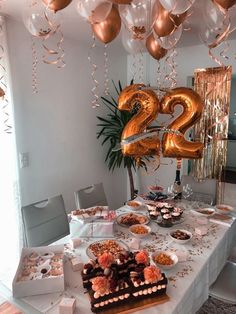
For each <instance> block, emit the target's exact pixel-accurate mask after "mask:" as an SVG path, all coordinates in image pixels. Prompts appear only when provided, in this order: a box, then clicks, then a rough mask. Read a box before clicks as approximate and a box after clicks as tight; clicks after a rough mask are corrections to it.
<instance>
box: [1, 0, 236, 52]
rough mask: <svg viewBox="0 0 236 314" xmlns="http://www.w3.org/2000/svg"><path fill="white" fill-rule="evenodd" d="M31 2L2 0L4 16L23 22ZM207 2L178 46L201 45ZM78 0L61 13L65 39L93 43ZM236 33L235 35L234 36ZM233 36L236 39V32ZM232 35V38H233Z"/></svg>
mask: <svg viewBox="0 0 236 314" xmlns="http://www.w3.org/2000/svg"><path fill="white" fill-rule="evenodd" d="M26 1H29V0H0V4H1V7H2V8H1V11H2V12H3V14H4V15H6V16H10V17H11V18H13V19H16V20H18V21H22V11H23V10H24V8H25V6H24V3H26ZM205 1H210V0H196V1H195V3H194V5H193V6H192V15H191V16H190V17H189V18H188V19H187V21H186V22H185V23H184V25H185V27H186V28H189V27H190V28H191V30H189V31H184V32H183V34H182V37H181V39H180V41H179V43H178V46H191V45H196V44H201V41H200V39H199V36H198V34H197V25H198V23H202V11H201V6H202V4H203V3H204V2H205ZM77 2H78V0H73V1H72V3H71V4H70V5H69V6H68V7H66V8H65V9H64V10H62V11H61V16H62V30H63V33H64V35H65V37H68V38H71V39H73V40H78V41H91V28H90V25H89V23H88V22H86V21H85V20H84V19H83V18H82V17H81V16H79V14H78V13H77V10H76V5H77ZM234 33H235V34H234ZM234 33H233V34H232V35H233V37H234V38H236V31H235V32H234ZM232 35H231V37H232ZM111 45H116V46H117V45H121V40H120V36H119V38H118V39H116V40H114V41H113V42H112V43H111Z"/></svg>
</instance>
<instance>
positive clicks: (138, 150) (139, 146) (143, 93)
mask: <svg viewBox="0 0 236 314" xmlns="http://www.w3.org/2000/svg"><path fill="white" fill-rule="evenodd" d="M142 86H144V85H143V84H134V85H130V86H128V87H126V88H125V89H124V90H123V91H122V92H121V94H120V96H119V100H118V108H119V110H126V111H131V110H132V109H133V108H134V106H135V105H136V104H137V103H138V104H139V105H140V109H139V110H138V112H137V114H135V115H134V116H133V117H132V118H131V120H130V121H129V122H128V123H127V124H126V126H125V128H124V130H123V133H122V138H121V139H126V138H127V137H130V136H132V135H136V134H139V133H142V132H143V131H144V130H145V129H146V128H147V126H148V125H149V124H150V123H151V122H152V121H153V120H155V118H156V117H157V114H158V112H159V111H160V103H159V100H158V98H157V96H156V94H155V93H154V92H153V91H152V90H139V88H140V87H142ZM159 151H160V140H159V138H158V136H156V137H153V138H149V139H143V140H140V141H138V142H136V143H132V144H126V145H123V147H122V152H123V154H124V155H126V156H133V157H140V156H147V155H158V154H159Z"/></svg>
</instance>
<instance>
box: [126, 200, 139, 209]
mask: <svg viewBox="0 0 236 314" xmlns="http://www.w3.org/2000/svg"><path fill="white" fill-rule="evenodd" d="M126 206H127V207H128V208H129V209H131V210H138V209H140V208H141V207H142V206H143V204H142V203H141V202H139V201H135V200H132V201H128V202H126Z"/></svg>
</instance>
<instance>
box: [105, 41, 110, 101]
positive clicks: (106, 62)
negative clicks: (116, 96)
mask: <svg viewBox="0 0 236 314" xmlns="http://www.w3.org/2000/svg"><path fill="white" fill-rule="evenodd" d="M104 93H105V95H108V94H109V79H108V54H107V44H105V45H104Z"/></svg>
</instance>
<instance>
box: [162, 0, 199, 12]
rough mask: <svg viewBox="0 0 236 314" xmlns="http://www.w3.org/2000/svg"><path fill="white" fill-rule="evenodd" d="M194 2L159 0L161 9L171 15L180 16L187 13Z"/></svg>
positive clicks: (192, 0) (190, 0)
mask: <svg viewBox="0 0 236 314" xmlns="http://www.w3.org/2000/svg"><path fill="white" fill-rule="evenodd" d="M194 2H195V0H160V3H161V4H162V5H163V7H164V8H165V9H166V10H168V11H169V12H171V13H172V14H181V13H183V12H185V11H187V10H188V9H189V8H190V7H191V6H192V5H193V4H194Z"/></svg>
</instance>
